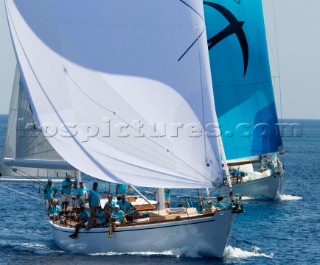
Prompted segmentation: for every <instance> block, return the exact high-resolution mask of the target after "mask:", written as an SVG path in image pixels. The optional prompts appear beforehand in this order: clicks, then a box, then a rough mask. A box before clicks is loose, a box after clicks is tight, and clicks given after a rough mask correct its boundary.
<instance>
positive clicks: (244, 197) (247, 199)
mask: <svg viewBox="0 0 320 265" xmlns="http://www.w3.org/2000/svg"><path fill="white" fill-rule="evenodd" d="M241 199H242V200H243V201H250V200H254V198H253V197H249V196H242V197H241Z"/></svg>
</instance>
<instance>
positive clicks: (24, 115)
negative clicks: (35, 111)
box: [0, 69, 76, 178]
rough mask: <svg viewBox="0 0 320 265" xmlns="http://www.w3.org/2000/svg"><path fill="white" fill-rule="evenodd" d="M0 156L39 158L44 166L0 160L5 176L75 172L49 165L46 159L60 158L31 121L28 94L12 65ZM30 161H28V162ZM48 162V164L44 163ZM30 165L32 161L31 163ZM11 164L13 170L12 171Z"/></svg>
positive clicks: (2, 172) (0, 166) (0, 167)
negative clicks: (12, 77)
mask: <svg viewBox="0 0 320 265" xmlns="http://www.w3.org/2000/svg"><path fill="white" fill-rule="evenodd" d="M3 158H11V159H13V160H17V159H18V160H20V161H30V162H32V161H35V160H37V161H41V162H42V163H43V164H44V166H43V167H42V168H39V167H35V166H34V167H18V166H14V167H8V166H6V165H5V163H1V164H0V172H1V174H2V175H6V176H27V177H38V176H40V177H48V176H50V177H57V176H58V177H62V178H63V177H65V175H66V174H70V175H71V176H75V175H76V171H75V170H60V169H51V168H50V166H49V163H47V162H48V161H55V162H57V161H63V159H62V158H61V156H60V155H59V154H58V153H57V152H56V151H55V149H53V147H52V146H51V145H50V143H49V142H48V140H47V139H46V138H45V136H44V135H43V133H42V131H41V128H39V126H38V124H37V123H36V122H35V120H34V118H33V115H32V111H31V108H30V104H29V101H28V98H27V96H26V94H25V91H24V89H23V84H22V82H21V78H20V73H19V70H18V69H16V73H15V78H14V84H13V88H12V96H11V102H10V111H9V117H8V123H7V132H6V137H5V141H4V148H3ZM30 164H32V163H30ZM46 164H48V167H46ZM31 166H32V165H31ZM13 168H16V169H17V170H16V171H14V170H13Z"/></svg>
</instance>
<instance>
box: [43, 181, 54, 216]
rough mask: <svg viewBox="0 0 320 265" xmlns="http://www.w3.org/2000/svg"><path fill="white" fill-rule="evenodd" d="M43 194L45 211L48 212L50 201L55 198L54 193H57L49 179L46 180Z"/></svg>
mask: <svg viewBox="0 0 320 265" xmlns="http://www.w3.org/2000/svg"><path fill="white" fill-rule="evenodd" d="M43 193H44V200H45V205H46V210H47V211H50V210H51V205H52V199H53V198H54V197H55V196H56V193H57V189H56V187H55V186H54V185H53V184H52V180H51V179H48V183H47V184H46V185H45V186H44V189H43Z"/></svg>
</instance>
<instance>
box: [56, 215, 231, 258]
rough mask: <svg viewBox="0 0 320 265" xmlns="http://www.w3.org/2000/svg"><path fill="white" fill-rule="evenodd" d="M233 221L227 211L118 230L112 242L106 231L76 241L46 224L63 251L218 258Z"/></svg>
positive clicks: (63, 230)
mask: <svg viewBox="0 0 320 265" xmlns="http://www.w3.org/2000/svg"><path fill="white" fill-rule="evenodd" d="M233 220H234V214H233V213H232V212H231V210H230V209H228V210H223V211H220V212H216V213H215V214H214V216H207V217H201V218H196V219H186V220H181V221H172V222H165V223H155V224H145V225H135V226H134V225H133V226H127V227H118V228H116V231H115V232H114V233H113V237H112V238H107V228H93V229H91V230H89V231H87V230H84V229H82V230H80V233H79V235H78V239H71V238H69V235H71V234H72V233H73V232H74V229H73V228H65V227H61V226H58V225H55V224H53V223H52V222H50V224H51V232H52V235H53V238H54V240H55V242H56V244H57V245H58V246H59V247H60V248H61V249H62V250H65V251H71V252H76V253H107V252H115V253H130V252H163V251H167V250H173V249H174V250H178V249H183V250H185V249H189V248H190V249H195V250H199V251H201V252H204V253H206V254H208V255H211V256H214V257H218V258H221V257H222V256H223V252H224V249H225V246H226V244H227V243H228V239H229V234H230V231H231V228H232V224H233Z"/></svg>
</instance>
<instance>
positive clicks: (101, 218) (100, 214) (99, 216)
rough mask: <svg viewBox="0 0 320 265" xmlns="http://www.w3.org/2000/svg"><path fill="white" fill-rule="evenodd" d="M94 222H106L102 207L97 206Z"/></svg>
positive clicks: (100, 223)
mask: <svg viewBox="0 0 320 265" xmlns="http://www.w3.org/2000/svg"><path fill="white" fill-rule="evenodd" d="M96 218H97V219H96V223H97V225H105V224H106V220H107V219H106V213H105V211H103V210H102V208H101V207H100V206H99V207H98V212H97V214H96Z"/></svg>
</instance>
